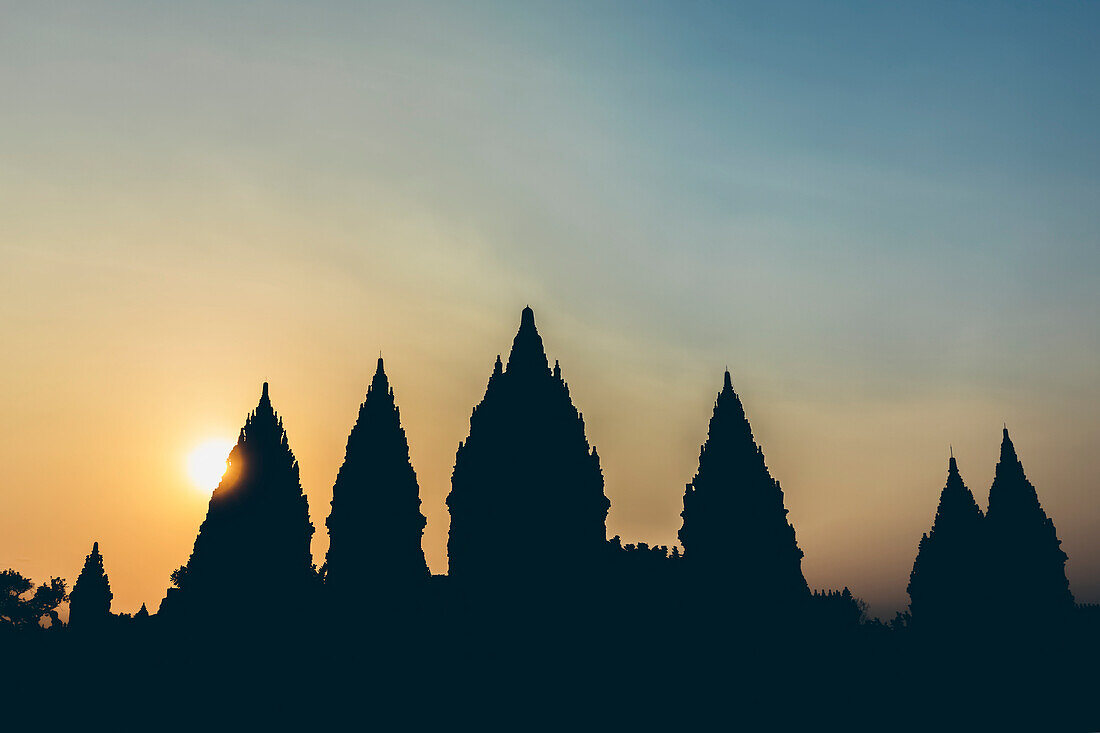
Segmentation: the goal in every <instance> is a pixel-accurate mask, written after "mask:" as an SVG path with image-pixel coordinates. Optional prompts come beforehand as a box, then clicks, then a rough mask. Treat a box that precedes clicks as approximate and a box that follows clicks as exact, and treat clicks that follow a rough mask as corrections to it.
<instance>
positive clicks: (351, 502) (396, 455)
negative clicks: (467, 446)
mask: <svg viewBox="0 0 1100 733" xmlns="http://www.w3.org/2000/svg"><path fill="white" fill-rule="evenodd" d="M425 523H426V520H425V519H424V515H423V514H421V513H420V488H419V486H418V485H417V483H416V472H415V471H413V467H412V464H411V463H410V461H409V443H408V440H407V439H406V437H405V431H404V429H402V427H401V414H400V412H399V411H398V408H397V405H396V404H395V402H394V397H393V390H392V389H391V388H390V384H389V380H388V379H387V378H386V372H385V370H384V369H383V366H382V359H381V358H379V359H378V370H377V371H376V372H375V374H374V379H373V380H372V381H371V385H370V388H369V389H368V390H367V398H366V400H365V401H364V402H363V404H362V405H360V407H359V418H358V419H357V420H356V421H355V426H354V427H353V428H352V430H351V434H350V435H349V436H348V445H347V452H346V454H345V457H344V464H343V465H342V466H341V467H340V473H339V475H337V477H336V484H335V485H334V486H333V487H332V512H331V514H329V517H328V520H327V521H326V522H325V524H326V525H328V531H329V549H328V555H327V557H326V563H327V566H328V572H327V575H326V580H325V583H326V585H327V587H328V589H329V590H330V591H331V592H332V594H333V597H334V598H336V599H339V600H340V601H341V602H343V601H346V600H348V599H353V600H354V601H356V602H359V603H362V602H365V601H366V600H367V598H369V597H370V593H371V591H375V592H379V593H391V592H394V591H399V590H401V589H403V588H404V589H407V588H409V587H410V586H413V585H415V584H417V583H422V582H424V581H426V580H427V579H428V565H427V563H426V562H425V560H424V549H423V547H422V544H421V540H422V538H423V536H424V525H425Z"/></svg>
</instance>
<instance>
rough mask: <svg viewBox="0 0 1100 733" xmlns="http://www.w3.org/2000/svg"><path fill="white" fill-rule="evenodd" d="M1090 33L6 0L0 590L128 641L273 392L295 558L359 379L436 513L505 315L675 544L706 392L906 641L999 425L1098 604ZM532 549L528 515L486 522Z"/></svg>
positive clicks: (1026, 23) (1060, 9)
mask: <svg viewBox="0 0 1100 733" xmlns="http://www.w3.org/2000/svg"><path fill="white" fill-rule="evenodd" d="M1097 30H1100V4H1096V3H1088V2H1050V3H1042V4H1040V3H1022V2H1002V3H988V2H973V3H966V4H960V3H946V2H944V3H934V2H929V3H920V4H916V3H913V4H909V3H875V2H865V3H863V2H836V3H805V4H803V3H784V2H760V3H717V2H690V1H689V2H666V3H656V2H622V3H613V2H596V3H590V2H563V1H559V2H526V3H489V2H484V3H468V2H439V3H424V2H402V3H392V4H390V3H371V2H314V3H297V2H283V3H279V2H268V3H259V2H232V1H229V2H226V1H224V0H223V1H219V2H203V1H201V0H193V1H192V2H189V3H156V2H132V3H130V2H111V3H102V4H99V3H49V4H46V3H19V2H2V1H0V100H2V101H0V343H3V345H4V348H3V350H2V352H0V353H2V356H0V385H2V387H0V405H2V408H0V465H2V466H3V467H4V470H3V472H2V476H3V477H2V478H0V567H8V566H11V567H14V568H16V569H18V570H20V571H21V572H24V573H25V574H27V575H30V576H31V577H33V578H34V579H35V580H39V581H41V580H44V579H46V577H47V576H50V575H60V576H63V577H66V578H68V579H69V580H70V582H71V581H72V580H75V577H76V575H77V573H78V571H79V569H80V566H81V564H82V562H83V558H84V556H85V555H86V554H87V553H88V552H89V551H90V548H91V544H92V542H93V541H99V543H100V548H101V550H102V552H103V554H104V558H105V565H106V569H107V572H108V574H109V576H110V579H111V586H112V589H113V591H114V606H113V609H114V610H115V611H123V612H133V611H135V610H137V608H138V607H139V606H140V605H141V603H143V602H145V603H147V604H148V605H149V608H150V609H151V610H155V608H156V606H157V605H158V604H159V602H160V600H161V598H162V597H163V595H164V592H165V588H166V587H167V585H168V574H169V573H170V572H171V571H172V570H173V569H174V568H176V567H178V566H179V565H181V564H183V563H184V562H185V561H186V560H187V557H188V555H189V553H190V550H191V546H192V543H193V541H194V536H195V533H196V532H197V529H198V526H199V523H200V522H201V521H202V519H203V517H204V515H205V511H206V503H207V501H208V498H209V492H208V491H206V492H205V493H204V492H203V491H202V490H200V488H198V487H196V486H195V485H194V483H193V482H192V481H191V479H190V478H189V475H188V471H187V456H188V455H189V454H190V452H191V451H192V450H193V449H194V448H195V446H197V445H200V444H202V443H203V442H204V441H208V440H211V439H221V440H227V441H232V440H234V439H235V437H236V435H237V432H238V430H239V428H240V426H241V424H242V423H243V421H244V418H245V416H246V414H247V412H248V411H249V410H251V409H252V408H253V407H254V406H255V404H256V401H257V400H258V398H259V394H260V385H261V383H262V382H263V381H265V380H267V381H269V382H270V383H271V396H272V401H273V403H274V405H275V407H276V409H277V410H278V411H279V412H280V414H281V415H282V417H283V419H284V421H285V425H286V428H287V431H288V436H289V439H290V444H291V447H292V449H293V450H294V452H295V454H296V455H297V457H298V459H299V462H300V464H301V472H302V483H303V486H304V488H305V491H306V493H307V495H308V498H309V502H310V512H311V515H312V520H313V523H314V525H315V526H316V527H317V528H318V532H317V534H316V536H315V539H314V542H313V551H314V555H315V558H316V559H317V561H318V563H320V561H321V560H322V559H323V555H324V551H325V548H326V546H327V538H326V536H325V531H324V519H325V517H326V516H327V514H328V510H329V501H330V500H331V496H332V484H333V481H334V480H335V477H336V472H337V470H338V469H339V465H340V461H341V460H342V458H343V451H344V447H345V442H346V439H347V434H348V432H349V431H350V429H351V426H352V424H353V423H354V420H355V416H356V413H357V410H358V405H359V403H360V401H361V400H362V399H363V396H364V393H365V391H366V388H367V385H368V384H369V381H370V376H371V374H372V373H373V369H374V365H375V359H376V358H377V356H378V354H379V352H381V353H382V354H383V356H384V357H385V360H386V366H387V372H388V373H389V375H390V380H391V383H392V384H393V386H394V389H395V393H396V397H397V400H398V404H399V406H400V408H401V415H402V419H403V423H404V426H405V429H406V432H407V434H408V437H409V441H410V446H411V457H412V461H413V465H414V467H415V469H416V471H417V474H418V476H419V480H420V489H421V497H422V499H423V512H424V514H425V515H426V516H427V519H428V525H427V529H426V532H425V537H424V547H425V552H426V554H427V557H428V561H429V565H430V566H431V568H432V570H433V572H436V573H443V572H445V571H446V550H445V547H446V534H447V521H448V518H447V512H446V507H445V504H444V499H445V497H446V494H447V492H448V490H449V480H450V471H451V469H452V467H453V463H454V453H455V449H456V448H457V445H458V442H459V441H460V440H463V439H464V438H465V436H466V434H467V432H468V429H469V415H470V410H471V409H472V407H473V405H474V404H475V403H476V402H477V401H479V400H480V398H481V396H482V394H483V393H484V389H485V382H486V380H487V378H488V376H489V373H490V372H491V369H492V364H493V360H494V358H495V356H496V355H497V354H498V353H505V354H506V353H507V349H508V348H509V346H510V343H511V338H512V336H513V335H514V333H515V329H516V328H517V326H518V323H519V314H520V310H521V309H522V308H523V306H524V305H527V304H530V305H531V306H532V307H533V308H534V310H535V314H536V318H537V321H538V324H539V328H540V331H541V333H542V335H543V338H544V341H545V343H546V346H547V350H548V352H549V356H550V358H551V359H559V360H560V361H561V365H562V369H563V373H564V376H565V378H566V379H567V380H568V382H569V385H570V389H571V393H572V395H573V398H574V402H575V404H576V405H577V406H578V408H579V409H580V410H581V411H582V412H583V414H584V417H585V421H586V425H587V432H588V437H589V440H590V441H591V442H592V443H593V444H594V445H595V446H596V447H597V448H598V450H599V453H600V456H601V462H602V465H603V469H604V474H605V476H606V481H607V489H606V491H607V495H608V496H609V498H610V499H611V501H612V507H611V512H610V515H609V517H608V534H609V536H611V535H615V534H618V535H621V536H622V537H623V539H624V541H645V542H649V543H651V544H672V543H674V542H675V541H676V531H677V529H678V528H679V526H680V517H679V512H680V510H681V508H682V504H681V502H682V495H683V490H684V484H685V483H686V482H688V481H689V480H690V479H691V477H692V475H693V474H694V471H695V468H696V463H697V460H698V450H699V445H700V444H701V443H702V442H703V440H704V439H705V437H706V429H707V421H708V420H709V417H710V413H711V409H712V406H713V401H714V398H715V395H716V393H717V391H718V389H719V388H720V387H721V380H722V371H723V369H724V368H725V367H726V366H728V367H729V369H730V371H731V372H732V374H733V380H734V386H735V388H736V389H737V391H738V393H739V394H740V396H741V397H742V400H743V401H744V403H745V407H746V410H747V412H748V416H749V419H750V421H751V423H752V426H753V429H754V433H755V435H756V438H757V440H758V442H759V443H760V444H761V446H762V447H763V450H764V453H765V456H766V458H767V461H768V465H769V467H770V469H771V471H772V473H773V475H774V476H775V477H776V478H777V479H779V481H780V482H781V484H782V486H783V489H784V491H785V495H786V502H787V507H788V509H789V510H790V514H789V518H790V520H791V522H792V523H793V525H794V527H795V530H796V533H797V538H798V542H799V544H800V546H801V547H802V549H803V550H804V552H805V553H806V557H805V560H804V561H803V569H804V571H805V574H806V577H807V580H808V581H809V584H810V586H811V587H812V588H841V587H844V586H847V587H849V588H850V589H851V590H852V591H853V592H854V593H855V594H856V595H858V596H860V597H862V598H863V599H865V600H866V601H867V602H868V603H869V604H870V608H871V612H872V613H873V614H877V615H880V616H882V617H884V618H886V617H890V616H892V615H893V613H894V611H896V610H899V609H902V608H904V607H905V605H906V603H907V597H906V595H905V586H906V583H907V582H908V575H909V570H910V568H911V565H912V561H913V557H914V556H915V554H916V548H917V542H918V541H919V540H920V537H921V534H922V532H925V531H927V529H928V528H929V526H930V525H931V521H932V518H933V516H934V513H935V509H936V503H937V501H938V496H939V492H940V490H941V489H942V487H943V485H944V482H945V480H946V472H947V457H948V451H949V448H951V449H953V450H954V453H955V455H956V457H957V458H958V460H959V465H960V469H961V471H962V475H963V478H964V480H965V481H966V483H967V485H968V486H969V487H970V488H971V489H973V490H974V492H975V495H976V496H977V498H978V501H979V504H980V505H981V506H983V507H984V506H985V504H986V500H987V497H988V491H989V485H990V483H991V481H992V477H993V470H994V466H995V463H996V459H997V455H998V447H999V442H1000V433H1001V426H1002V423H1007V424H1008V427H1009V429H1010V431H1011V433H1012V436H1013V439H1014V441H1015V443H1016V447H1017V450H1018V451H1019V453H1020V457H1021V459H1022V461H1023V463H1024V467H1025V470H1026V471H1027V473H1028V476H1029V478H1030V479H1031V480H1032V482H1033V483H1034V484H1035V485H1036V487H1037V489H1038V491H1039V496H1040V500H1041V501H1042V503H1043V506H1044V508H1045V509H1046V510H1047V512H1048V513H1049V514H1050V516H1051V517H1052V518H1053V520H1054V522H1055V525H1056V526H1057V528H1058V532H1059V537H1061V539H1062V540H1063V549H1065V550H1066V552H1067V553H1068V554H1069V557H1070V561H1069V563H1068V566H1067V572H1068V575H1069V578H1070V583H1071V589H1072V590H1073V591H1074V592H1075V594H1076V596H1077V598H1078V600H1079V601H1089V602H1100V533H1098V532H1097V528H1098V527H1100V498H1098V496H1097V493H1098V489H1100V487H1098V486H1097V477H1098V476H1100V451H1098V450H1097V444H1098V442H1100V411H1098V409H1097V408H1098V406H1100V387H1098V386H1097V373H1098V365H1100V216H1098V214H1097V212H1098V211H1100V146H1098V145H1097V144H1096V133H1097V130H1100V84H1098V83H1097V81H1098V80H1097V76H1098V70H1100V46H1098V45H1097V44H1096V43H1095V38H1096V33H1097ZM520 520H522V518H520Z"/></svg>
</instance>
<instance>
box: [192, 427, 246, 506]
mask: <svg viewBox="0 0 1100 733" xmlns="http://www.w3.org/2000/svg"><path fill="white" fill-rule="evenodd" d="M233 445H234V444H233V442H232V441H229V440H225V439H222V438H211V439H209V440H205V441H203V442H202V443H199V444H198V445H197V446H195V447H194V449H192V451H191V453H189V454H188V456H187V475H188V476H189V477H190V478H191V482H192V483H193V484H194V485H195V488H196V489H198V490H199V491H202V492H205V493H210V492H212V491H213V490H214V489H216V488H218V483H219V482H221V480H222V475H223V474H225V468H226V466H225V462H226V461H227V460H228V459H229V451H231V450H233Z"/></svg>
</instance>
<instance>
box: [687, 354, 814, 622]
mask: <svg viewBox="0 0 1100 733" xmlns="http://www.w3.org/2000/svg"><path fill="white" fill-rule="evenodd" d="M680 516H681V517H683V520H684V522H683V526H682V528H681V529H680V532H679V536H680V542H681V544H683V546H684V563H685V566H686V568H687V569H689V571H690V572H691V574H692V576H693V578H694V579H695V581H696V582H697V583H701V584H705V585H706V586H708V587H709V588H710V589H712V590H713V591H714V592H715V593H716V594H719V595H724V596H729V597H731V598H732V599H733V600H734V602H735V603H736V604H740V605H739V606H738V607H737V610H741V611H747V610H749V609H748V608H747V607H748V606H751V605H752V604H757V605H759V606H762V607H765V608H767V609H769V610H770V609H775V608H784V607H790V605H792V604H796V603H799V602H801V601H803V600H805V599H807V598H808V597H809V588H808V586H807V585H806V579H805V578H804V577H803V575H802V554H803V553H802V550H800V549H799V547H798V542H797V541H796V540H795V534H794V527H792V526H791V525H790V523H789V522H788V521H787V509H786V507H785V506H784V504H783V490H782V489H781V488H780V486H779V482H778V481H776V480H775V479H773V478H772V477H771V474H770V473H769V472H768V467H767V465H766V464H765V463H764V453H763V452H762V451H761V450H760V447H759V446H757V444H756V441H755V440H754V439H753V435H752V428H751V427H750V426H749V421H748V418H746V417H745V409H744V407H743V406H742V405H741V400H740V398H739V397H738V396H737V393H736V392H734V391H733V382H732V380H731V379H730V373H729V371H726V373H725V378H724V382H723V385H722V391H721V392H719V393H718V398H717V400H716V401H715V403H714V413H713V415H712V416H711V419H710V429H709V432H708V434H707V440H706V442H705V443H704V444H703V446H702V448H701V449H700V451H699V471H698V473H696V474H695V478H694V479H692V481H691V483H689V484H688V485H687V489H686V490H685V492H684V511H683V512H682V513H681V514H680Z"/></svg>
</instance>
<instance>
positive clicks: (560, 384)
mask: <svg viewBox="0 0 1100 733" xmlns="http://www.w3.org/2000/svg"><path fill="white" fill-rule="evenodd" d="M610 505H611V503H610V502H609V501H608V499H607V497H606V496H605V495H604V486H603V474H602V472H601V471H600V459H599V456H598V455H597V454H596V450H595V449H594V448H591V447H590V446H589V445H588V440H587V439H586V437H585V432H584V420H583V419H582V417H581V415H580V414H579V413H578V412H577V409H576V408H575V407H574V406H573V402H572V400H571V399H570V397H569V388H568V386H567V385H566V383H565V381H564V380H563V379H562V376H561V368H560V367H559V366H558V365H557V364H555V365H554V368H553V369H551V368H550V365H549V363H548V361H547V358H546V352H545V351H544V349H543V345H542V337H541V336H539V332H538V330H537V329H536V328H535V314H534V312H533V311H532V310H531V309H530V308H524V309H523V313H522V315H521V317H520V326H519V331H518V333H516V337H515V340H514V341H513V342H512V351H511V354H509V356H508V364H507V367H505V366H504V365H503V364H502V363H501V360H500V357H499V356H498V357H497V361H496V364H495V365H494V367H493V373H492V375H491V376H490V377H489V383H488V386H487V387H486V390H485V397H484V398H483V399H482V401H481V403H480V404H478V405H477V406H476V407H475V408H474V411H473V414H472V416H471V417H470V435H469V437H468V438H467V440H466V441H465V442H464V443H460V444H459V447H458V454H457V455H456V457H455V468H454V474H453V476H452V480H451V493H450V495H449V496H448V497H447V506H448V507H449V508H450V512H451V528H450V535H449V538H448V542H447V551H448V554H449V558H450V575H451V577H452V578H454V579H455V580H456V581H458V582H462V583H470V582H475V583H476V582H481V583H499V584H501V585H515V584H524V580H525V579H531V580H532V581H533V582H535V583H542V582H546V581H553V580H555V579H557V580H566V579H568V578H575V579H579V578H583V577H584V576H585V575H586V574H588V573H589V572H591V571H592V570H593V569H594V568H595V567H596V566H597V565H599V564H600V563H601V562H602V558H603V556H604V553H605V545H606V539H607V536H606V535H607V533H606V525H605V523H606V520H607V512H608V509H609V507H610Z"/></svg>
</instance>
